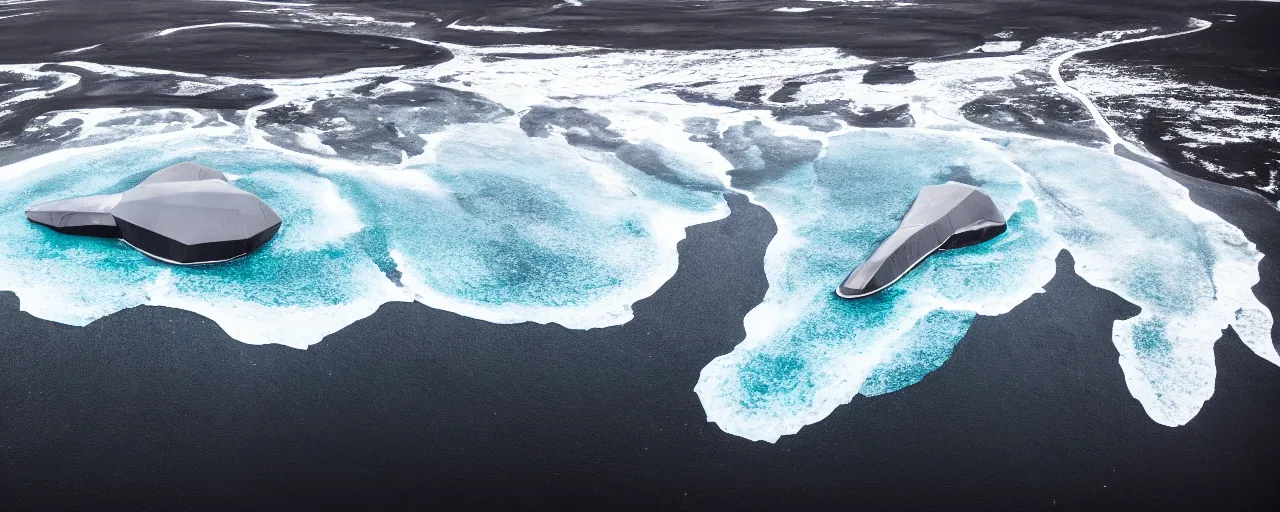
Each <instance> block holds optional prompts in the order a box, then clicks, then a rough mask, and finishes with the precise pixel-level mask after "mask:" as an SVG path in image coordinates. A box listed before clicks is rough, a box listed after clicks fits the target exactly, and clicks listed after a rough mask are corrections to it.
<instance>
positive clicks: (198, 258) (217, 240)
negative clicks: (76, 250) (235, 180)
mask: <svg viewBox="0 0 1280 512" xmlns="http://www.w3.org/2000/svg"><path fill="white" fill-rule="evenodd" d="M27 218H28V219H29V220H31V221H32V222H35V223H38V224H43V225H46V226H49V227H51V228H53V229H55V230H57V231H60V232H64V233H70V234H84V235H94V236H109V237H118V238H122V239H124V241H125V242H127V243H129V245H131V246H133V247H134V248H135V249H138V250H140V251H142V252H144V253H146V254H147V255H148V256H151V257H153V258H156V259H159V260H161V261H165V262H168V263H178V264H198V263H213V262H218V261H225V260H230V259H234V258H238V257H240V256H244V255H246V254H248V253H250V252H253V251H254V250H256V249H257V248H258V247H261V246H262V245H263V244H266V243H267V241H269V240H270V239H271V237H273V236H274V235H275V233H276V231H277V230H278V229H279V228H280V224H281V219H280V216H278V215H276V213H275V211H273V210H272V209H271V207H269V206H267V205H266V203H263V202H262V200H261V199H259V198H258V196H255V195H253V194H250V193H248V192H245V191H243V190H240V189H239V188H236V186H235V185H232V184H231V183H229V182H228V181H227V178H226V176H225V175H224V174H222V172H220V171H218V170H217V169H212V168H209V167H205V166H202V165H199V164H196V163H192V162H185V163H181V164H178V165H174V166H171V167H168V168H165V169H163V170H160V171H158V172H156V173H155V174H152V175H151V176H149V177H148V178H147V179H145V180H143V181H142V183H140V184H138V185H137V186H135V187H133V188H131V189H129V190H128V191H126V192H124V193H123V194H114V195H110V196H89V197H80V198H73V199H65V200H61V201H53V202H50V203H45V204H41V205H36V206H33V207H32V208H30V209H29V210H27Z"/></svg>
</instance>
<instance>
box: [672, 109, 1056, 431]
mask: <svg viewBox="0 0 1280 512" xmlns="http://www.w3.org/2000/svg"><path fill="white" fill-rule="evenodd" d="M957 179H959V180H963V181H966V182H968V183H970V184H973V185H977V186H980V187H982V188H983V190H984V191H986V192H987V193H988V194H989V195H991V196H992V198H993V199H994V200H995V201H996V203H997V205H998V206H1000V208H1001V210H1002V211H1004V212H1005V213H1006V215H1007V216H1008V217H1009V226H1008V227H1009V229H1008V232H1007V233H1005V234H1004V235H1002V236H1000V237H999V238H997V239H996V240H994V241H992V242H990V243H986V244H981V245H977V246H972V247H967V248H963V249H957V250H953V251H945V252H941V253H939V254H937V255H935V256H933V257H931V258H929V259H926V260H925V262H923V263H922V264H921V265H920V266H918V267H917V268H916V269H915V270H914V271H912V272H911V273H909V274H907V276H905V277H904V278H903V279H901V280H900V281H899V282H898V283H897V284H895V285H894V286H892V287H890V288H889V289H886V290H885V291H884V292H881V293H879V294H876V295H873V296H870V297H868V298H865V299H859V300H846V299H841V298H839V297H837V296H836V295H835V293H834V288H835V286H836V285H837V284H838V283H839V282H840V281H841V280H842V279H843V278H844V277H845V275H847V274H848V273H849V271H850V270H852V269H853V267H855V266H857V264H858V263H859V262H861V261H862V260H863V259H865V258H866V257H867V256H868V255H869V254H870V253H871V252H872V251H873V250H874V249H875V247H876V246H877V245H878V244H879V242H880V241H881V240H883V239H884V238H885V237H887V236H888V235H889V234H890V233H892V232H893V231H894V230H895V229H897V226H898V220H899V219H900V218H901V216H902V215H903V214H904V213H905V212H906V209H907V208H908V207H909V206H910V204H911V202H912V200H914V199H915V196H916V194H917V193H918V192H919V190H920V187H922V186H925V185H933V184H940V183H946V182H948V181H953V180H957ZM752 193H753V194H754V196H755V199H756V200H757V201H758V202H759V203H760V204H762V205H764V206H765V207H766V208H767V209H769V210H770V212H773V213H774V214H775V217H777V218H778V219H779V235H778V237H777V240H775V243H774V245H771V246H770V249H769V253H768V255H767V256H766V262H765V268H766V273H767V274H768V275H769V284H770V289H769V292H768V293H767V294H766V296H765V299H764V303H763V304H761V305H760V306H759V307H757V308H756V309H755V310H753V311H752V312H751V313H750V314H749V315H748V317H747V321H746V324H747V339H746V341H745V342H744V343H743V344H742V345H740V346H739V347H738V348H737V349H735V350H734V352H731V353H729V354H726V355H725V356H722V357H720V358H718V359H716V360H715V361H712V362H711V364H709V365H708V366H707V367H706V368H704V369H703V371H702V376H701V379H700V381H699V383H698V387H697V388H696V389H697V391H698V393H699V396H700V397H701V398H702V400H703V405H704V406H705V407H706V408H707V409H708V415H709V416H710V417H711V419H712V420H713V421H716V422H717V423H719V424H720V425H721V427H722V428H726V427H727V428H726V430H729V431H731V432H734V433H738V434H739V435H744V436H745V437H749V438H756V439H766V440H771V439H776V436H777V435H780V434H785V433H791V432H793V431H795V430H798V429H799V428H800V426H802V425H804V424H808V423H811V422H813V421H817V420H818V419H821V417H825V416H826V414H829V413H830V411H831V410H832V409H834V407H836V406H837V405H839V404H841V403H845V402H847V401H848V400H849V399H850V398H852V396H853V394H856V393H858V392H859V391H860V390H863V389H864V387H865V392H866V393H867V394H883V393H888V392H892V391H895V390H897V389H901V388H902V387H905V386H908V385H910V384H913V383H915V382H919V381H920V380H921V379H922V378H924V376H925V375H927V374H928V373H929V372H931V371H933V370H935V369H937V368H938V367H939V366H941V364H942V363H943V362H944V361H945V360H946V359H947V357H948V356H949V355H950V353H951V350H952V348H953V347H954V346H955V344H956V343H957V342H958V341H959V340H960V339H961V338H962V337H963V336H964V334H965V332H966V331H967V329H968V326H969V323H970V322H971V321H972V319H973V317H974V315H975V314H976V313H978V312H982V313H986V314H993V313H998V312H1002V311H1003V310H1007V309H1008V308H1010V307H1012V305H1014V304H1017V303H1018V302H1021V300H1023V299H1025V297H1027V296H1029V295H1030V294H1032V293H1034V292H1036V291H1038V290H1039V289H1040V287H1041V286H1042V285H1043V284H1044V283H1045V282H1047V281H1048V279H1049V278H1050V277H1052V275H1053V266H1052V258H1053V256H1054V255H1055V254H1056V245H1054V243H1053V242H1052V241H1051V240H1050V234H1049V232H1048V230H1047V228H1046V226H1045V225H1044V223H1043V222H1042V219H1041V218H1040V215H1039V210H1038V207H1037V206H1036V204H1035V202H1034V201H1033V200H1032V199H1031V191H1030V189H1029V188H1028V187H1027V185H1026V183H1025V181H1024V174H1023V173H1022V172H1021V171H1019V170H1018V169H1017V168H1015V167H1014V166H1012V165H1010V164H1009V163H1008V162H1006V161H1005V160H1004V159H1003V158H1002V156H1001V155H1000V154H999V153H998V152H997V150H996V148H995V146H994V145H992V144H990V143H986V142H983V141H979V140H976V139H972V138H968V137H963V136H956V135H949V134H941V133H928V132H888V131H857V132H853V133H848V134H845V135H840V136H837V137H835V138H832V139H830V140H829V141H828V146H827V150H826V153H825V155H824V156H823V157H822V158H821V159H819V160H818V161H817V162H815V163H814V164H813V165H806V166H801V167H798V168H796V169H794V170H792V172H791V173H790V174H788V175H787V176H785V177H784V178H782V179H781V180H779V181H777V182H774V183H770V184H766V185H762V186H760V187H757V188H756V189H754V190H752ZM1046 263H1047V265H1046ZM864 381H865V384H864Z"/></svg>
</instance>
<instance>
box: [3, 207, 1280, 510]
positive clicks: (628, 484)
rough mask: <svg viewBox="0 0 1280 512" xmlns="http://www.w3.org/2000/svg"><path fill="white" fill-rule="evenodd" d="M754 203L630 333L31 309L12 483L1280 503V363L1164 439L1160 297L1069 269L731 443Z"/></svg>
mask: <svg viewBox="0 0 1280 512" xmlns="http://www.w3.org/2000/svg"><path fill="white" fill-rule="evenodd" d="M732 204H733V207H734V212H733V214H732V215H731V216H730V217H729V218H727V219H725V220H722V221H717V222H714V223H710V224H704V225H700V226H697V227H695V228H692V229H690V236H689V239H687V240H686V241H685V242H683V243H682V244H681V248H680V253H681V254H680V255H681V265H680V270H679V272H678V273H677V275H676V276H675V278H673V279H672V280H671V281H670V282H668V283H667V285H666V286H664V287H663V288H662V289H661V290H660V291H659V292H658V293H657V294H656V295H654V296H653V297H651V298H650V299H647V300H645V301H642V302H641V303H639V304H637V305H636V308H635V309H636V319H635V320H633V321H632V322H630V323H628V324H626V325H624V326H621V327H616V328H609V329H597V330H589V331H571V330H567V329H563V328H560V327H557V326H541V325H529V324H526V325H508V326H502V325H493V324H488V323H485V322H480V321H477V320H473V319H469V318H465V317H461V316H458V315H454V314H451V313H447V312H441V311H435V310H431V309H429V308H426V307H424V306H421V305H417V304H393V305H387V306H384V307H383V308H382V309H381V310H380V311H379V312H378V313H377V314H375V315H374V316H372V317H370V318H368V319H366V320H364V321H361V322H358V323H356V324H355V325H352V326H351V327H349V328H347V329H344V330H343V331H341V332H339V333H337V334H335V335H334V336H332V337H330V338H329V339H327V340H326V341H325V342H323V343H321V344H320V345H317V346H315V347H312V348H311V349H309V350H306V351H298V350H294V349H289V348H284V347H279V346H250V345H245V344H241V343H239V342H236V341H234V340H232V339H230V338H228V337H227V336H226V335H225V334H223V333H222V332H221V331H220V330H219V329H218V328H217V326H216V325H214V324H213V323H212V322H210V321H208V320H206V319H204V318H201V317H199V316H197V315H194V314H191V313H188V312H184V311H177V310H169V309H163V308H153V307H142V308H135V309H131V310H128V311H125V312H122V313H119V314H116V315H112V316H110V317H108V318H105V319H103V320H100V321H98V322H95V323H93V324H91V325H89V326H88V327H85V328H73V327H67V326H62V325H58V324H54V323H50V322H44V321H40V320H35V319H33V318H31V317H30V316H28V315H26V314H23V313H20V312H18V311H17V306H18V304H17V301H16V300H15V299H14V297H13V295H11V294H7V293H6V294H4V295H3V297H4V298H3V301H2V302H0V315H2V317H0V322H2V323H0V325H5V326H6V333H5V336H4V342H3V345H0V350H2V351H3V353H2V354H0V361H3V363H0V364H3V371H0V386H2V387H0V397H2V398H0V399H2V400H3V401H2V402H0V407H2V408H3V413H4V414H3V416H2V417H3V418H5V420H4V422H3V423H0V446H3V450H4V452H5V457H4V462H3V466H0V467H3V468H4V469H3V473H2V474H0V489H3V492H2V494H3V495H4V496H5V497H6V500H12V501H11V503H39V504H42V505H47V506H49V507H50V508H64V507H65V508H83V507H104V508H105V507H124V508H166V509H168V508H199V509H227V508H267V507H285V506H288V507H291V508H292V507H297V508H321V509H327V508H354V507H361V508H364V507H378V508H392V509H397V508H418V507H421V506H423V504H432V505H438V506H442V507H448V508H502V507H516V508H520V507H552V506H555V507H561V506H589V507H596V508H604V507H609V508H627V509H633V508H634V509H650V508H655V507H661V508H675V507H688V508H721V507H725V506H734V507H741V508H748V509H766V508H795V507H810V506H813V507H836V506H839V507H842V508H843V507H851V506H871V507H876V508H895V509H938V508H952V507H957V506H961V507H965V506H969V507H984V508H997V509H1020V510H1026V509H1051V510H1058V509H1061V510H1087V509H1097V508H1101V507H1105V508H1119V507H1140V508H1144V509H1147V508H1162V509H1170V510H1175V509H1177V510H1190V509H1200V508H1206V507H1207V508H1226V509H1235V510H1262V509H1269V505H1270V504H1272V503H1273V502H1274V500H1275V499H1277V498H1280V488H1278V487H1277V486H1276V485H1275V483H1276V482H1277V481H1280V465H1277V464H1276V463H1275V461H1276V460H1277V456H1278V455H1280V438H1277V436H1275V435H1274V428H1273V425H1275V424H1276V422H1277V421H1280V398H1277V396H1276V395H1275V394H1274V393H1272V391H1273V390H1274V389H1276V387H1277V386H1280V371H1277V369H1276V368H1275V367H1274V366H1271V365H1270V364H1269V363H1267V362H1266V361H1263V360H1261V359H1259V358H1257V357H1255V356H1253V355H1252V354H1251V353H1250V352H1249V351H1248V350H1247V349H1246V348H1245V347H1244V345H1243V344H1241V343H1240V342H1239V341H1238V340H1237V339H1235V336H1234V335H1233V334H1231V333H1230V332H1228V334H1226V335H1225V336H1224V338H1223V339H1222V340H1220V341H1219V342H1218V344H1217V349H1216V355H1217V358H1218V368H1219V372H1218V381H1217V390H1216V392H1215V395H1214V398H1213V399H1212V400H1210V401H1209V402H1208V403H1206V405H1205V407H1204V410H1203V411H1202V412H1201V413H1200V414H1199V415H1198V416H1197V417H1196V418H1195V419H1194V420H1193V421H1192V422H1191V423H1190V424H1188V425H1186V426H1183V427H1179V428H1168V427H1164V426H1160V425H1158V424H1156V423H1154V422H1152V421H1151V420H1150V418H1148V417H1147V416H1146V414H1145V413H1144V412H1143V410H1142V408H1141V406H1140V405H1139V404H1138V402H1137V401H1136V400H1134V399H1133V398H1132V397H1131V396H1130V395H1129V393H1128V392H1127V390H1126V389H1125V384H1124V378H1123V375H1122V374H1121V372H1120V368H1119V366H1118V365H1117V364H1116V358H1117V353H1116V351H1115V348H1114V347H1113V346H1112V345H1111V342H1110V324H1111V322H1112V321H1113V320H1114V319H1118V318H1125V317H1128V316H1131V315H1133V314H1135V313H1136V312H1137V311H1136V308H1135V307H1134V306H1132V305H1130V304H1127V303H1126V302H1124V301H1123V300H1121V299H1119V298H1118V297H1116V296H1115V295H1113V294H1111V293H1109V292H1106V291H1103V290H1100V289H1097V288H1094V287H1092V286H1090V285H1088V284H1087V283H1085V282H1084V281H1083V280H1081V279H1080V278H1079V277H1077V276H1075V275H1074V273H1072V272H1071V265H1072V261H1071V259H1070V257H1069V255H1067V254H1065V253H1064V254H1063V255H1060V257H1059V260H1058V263H1059V268H1058V275H1057V277H1055V278H1054V280H1053V281H1052V282H1051V283H1050V284H1049V286H1048V287H1047V292H1046V293H1044V294H1039V295H1036V296H1035V297H1033V298H1032V299H1030V300H1028V301H1027V302H1025V303H1023V304H1022V305H1020V306H1018V307H1017V308H1016V309H1014V310H1013V311H1012V312H1011V313H1008V314H1006V315H1002V316H1000V317H979V319H978V320H977V321H976V322H975V323H974V324H973V326H972V328H971V329H970V330H969V333H968V335H967V336H966V337H965V339H964V340H963V341H962V342H961V343H960V344H959V345H958V346H957V348H956V350H955V352H954V354H953V355H952V357H951V359H950V360H949V361H948V362H947V363H946V364H945V365H944V366H943V367H942V368H941V369H939V370H938V371H935V372H933V373H932V374H930V375H928V376H927V377H925V379H924V380H923V381H922V382H920V383H919V384H917V385H914V386H910V387H908V388H906V389H904V390H902V391H899V392H896V393H892V394H889V395H883V396H879V397H875V398H865V397H861V396H860V397H857V398H855V399H854V401H853V403H851V404H849V405H847V406H844V407H841V408H839V409H837V410H836V412H835V413H834V414H832V415H831V416H830V417H829V418H827V419H826V420H824V421H822V422H820V423H818V424H815V425H811V426H809V427H806V428H805V430H804V431H803V432H802V433H801V434H799V435H795V436H788V437H785V438H783V439H782V440H781V441H780V442H779V443H777V444H765V443H753V442H749V441H745V440H743V439H740V438H736V437H733V436H730V435H727V434H724V433H722V432H720V431H719V430H718V429H717V428H716V427H715V425H712V424H708V423H706V421H705V417H704V415H703V412H702V408H701V406H700V404H699V402H698V400H697V397H696V396H695V395H694V393H693V392H692V391H691V389H692V387H693V384H694V383H695V382H696V381H697V377H698V372H699V370H700V369H701V368H702V366H703V365H705V362H706V361H707V360H709V359H710V358H712V357H714V356H717V355H719V354H721V353H724V352H726V351H728V350H729V349H730V348H731V347H732V346H733V345H734V344H736V343H737V342H738V341H739V340H740V339H741V337H742V335H743V331H742V323H741V321H742V320H741V319H742V315H743V314H745V312H746V311H748V310H749V309H750V308H751V307H752V306H754V305H755V304H756V302H758V301H759V300H760V298H761V296H762V294H763V292H764V289H765V286H766V283H765V281H764V275H763V271H762V268H761V266H760V261H761V258H762V253H763V251H764V248H765V245H766V243H767V242H768V240H769V239H770V237H771V236H772V232H773V229H774V228H773V226H772V221H771V219H770V218H769V217H768V215H767V213H765V212H764V211H763V210H762V209H760V208H758V207H755V206H752V205H749V204H748V203H745V202H744V201H743V200H741V199H737V198H735V199H734V200H733V202H732ZM1268 229H1271V230H1272V231H1274V228H1268ZM1272 234H1274V233H1272ZM1271 240H1273V241H1274V240H1275V238H1272V239H1271ZM1267 249H1275V245H1271V246H1270V247H1268V248H1267ZM1270 286H1274V283H1273V284H1271V285H1270ZM1266 295H1267V296H1268V297H1265V298H1264V299H1263V300H1264V302H1267V303H1268V304H1269V305H1272V306H1273V307H1274V304H1275V300H1274V299H1275V296H1276V294H1275V293H1273V292H1271V293H1268V294H1266ZM1268 299H1269V300H1268Z"/></svg>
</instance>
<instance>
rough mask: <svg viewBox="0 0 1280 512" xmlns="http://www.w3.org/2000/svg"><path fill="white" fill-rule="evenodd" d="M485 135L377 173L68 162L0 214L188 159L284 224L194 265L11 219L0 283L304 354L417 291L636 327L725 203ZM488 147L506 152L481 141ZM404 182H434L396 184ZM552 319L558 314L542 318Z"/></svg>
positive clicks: (40, 176)
mask: <svg viewBox="0 0 1280 512" xmlns="http://www.w3.org/2000/svg"><path fill="white" fill-rule="evenodd" d="M486 129H489V130H490V133H488V134H487V135H489V137H488V138H481V139H477V140H480V141H482V142H481V143H479V144H477V143H472V142H467V141H461V142H457V143H454V142H445V143H443V144H442V147H441V148H440V154H441V158H440V160H439V161H437V162H434V163H429V164H423V165H420V166H417V167H403V168H380V169H377V170H376V172H372V171H370V170H369V169H361V168H359V167H352V166H344V165H341V164H337V165H333V164H331V163H327V162H324V161H321V160H316V159H301V158H295V157H291V156H289V155H288V154H285V153H282V152H278V151H272V150H269V149H261V150H245V149H244V148H242V147H238V144H237V143H236V141H235V140H233V139H218V138H186V139H178V140H173V141H170V142H167V143H163V144H160V145H155V146H149V147H148V148H147V149H146V150H142V149H137V148H128V147H125V148H121V149H104V150H102V151H99V152H92V153H87V154H83V155H76V156H72V157H70V158H68V159H66V160H63V161H61V162H58V163H55V164H51V165H48V166H44V167H41V168H38V169H35V170H33V171H31V172H29V173H26V174H23V175H21V176H18V177H17V178H15V179H11V180H7V181H4V182H0V192H2V193H3V199H2V200H0V214H2V215H4V216H6V217H8V218H11V219H22V212H23V210H24V209H25V208H26V207H27V206H29V205H31V204H35V203H39V202H43V201H47V200H52V199H57V198H64V197H71V196H79V195H88V194H97V193H108V192H116V191H121V190H124V189H127V188H129V187H131V186H133V185H134V184H136V183H137V182H138V181H140V180H141V179H142V178H144V177H145V176H146V175H148V174H149V173H150V172H154V170H156V169H160V168H163V167H165V166H167V165H171V164H173V163H177V162H180V161H186V160H194V161H197V162H200V163H203V164H206V165H210V166H213V167H216V168H218V169H221V170H223V171H224V172H226V173H228V174H229V175H230V176H231V177H232V179H233V180H234V182H235V183H236V185H237V186H240V187H241V188H244V189H245V190H248V191H250V192H253V193H255V194H258V195H259V196H260V197H262V198H263V199H264V200H265V201H266V202H267V203H268V204H270V205H271V206H272V207H273V208H275V209H276V210H277V212H278V213H279V214H280V215H281V217H282V218H283V219H285V221H284V224H283V225H282V228H281V230H280V233H279V234H278V235H277V237H276V238H275V239H273V240H272V241H271V242H270V243H268V244H267V245H266V246H265V247H263V248H262V249H261V250H259V251H258V252H256V253H254V254H252V255H250V256H248V257H246V258H242V259H239V260H235V261H232V262H228V263H224V264H217V265H211V266H201V267H173V266H168V265H164V264H160V263H157V262H154V261H152V260H150V259H148V258H146V257H145V256H143V255H142V254H140V253H138V252H136V251H133V250H132V249H131V248H129V247H128V246H127V245H125V244H124V243H122V242H119V241H114V240H101V239H89V238H83V237H75V236H69V235H62V234H59V233H56V232H53V231H51V230H48V229H46V228H43V227H40V226H36V225H33V224H30V223H27V222H25V221H17V222H7V223H3V228H0V235H3V236H6V240H7V243H6V244H4V245H3V246H2V247H0V255H2V256H3V257H4V258H3V261H2V262H0V288H3V289H11V290H15V291H18V292H19V295H20V296H21V297H22V298H23V307H24V309H26V310H27V311H30V312H32V313H33V314H36V315H37V316H41V317H43V318H48V319H52V320H57V321H61V322H65V323H71V324H78V325H83V324H85V323H88V322H90V321H92V320H94V319H97V318H100V317H102V316H104V315H106V314H110V313H112V312H114V311H118V310H120V309H124V308H127V307H132V306H136V305H140V304H155V305H168V306H173V307H184V308H191V309H195V310H198V311H199V312H201V313H202V314H206V315H208V316H211V318H214V319H215V320H218V321H219V323H220V324H222V325H223V327H224V328H225V329H228V332H232V333H233V336H236V337H237V338H239V339H242V340H244V341H249V342H255V343H285V344H289V345H292V346H299V347H305V346H307V345H310V344H313V343H316V342H318V341H320V339H321V338H323V336H324V335H327V334H329V333H331V332H333V331H334V330H336V329H337V328H341V327H342V326H343V325H345V324H343V323H342V321H346V322H347V323H349V322H350V321H353V320H354V319H356V318H360V317H363V316H367V315H368V314H369V313H372V311H373V310H374V309H376V307H377V305H380V304H382V303H384V302H387V301H390V300H412V299H413V298H414V297H419V298H422V299H423V300H424V302H428V303H431V304H432V305H437V306H441V307H446V308H451V307H459V308H461V309H466V310H467V311H468V312H469V313H471V314H473V315H474V316H479V317H485V319H489V320H493V321H529V320H533V321H559V322H561V323H565V324H573V326H575V327H593V326H604V325H613V324H616V323H621V322H623V321H625V320H627V319H629V317H630V310H629V308H630V304H631V302H634V301H635V300H639V299H640V298H643V297H644V296H647V295H649V294H651V293H652V291H653V289H656V287H657V286H659V285H660V284H661V283H662V282H663V281H665V280H666V279H667V278H668V277H669V276H670V274H671V273H674V270H675V266H676V254H675V243H676V242H677V241H678V240H679V239H680V238H683V234H684V227H685V226H686V225H689V224H694V223H698V222H704V221H708V220H714V219H716V218H719V217H722V216H723V215H724V214H726V213H727V208H726V206H725V205H724V202H723V198H722V197H721V196H720V194H717V193H711V192H695V191H687V190H684V189H681V188H679V187H677V186H674V185H670V184H667V183H665V182H661V181H659V180H656V179H653V178H651V177H649V176H647V175H645V174H643V173H640V172H639V171H635V170H634V169H630V168H628V167H626V166H624V165H621V164H618V163H616V162H609V161H604V162H597V161H588V160H583V157H582V155H581V154H579V153H577V151H576V150H575V149H574V148H571V147H568V146H565V145H563V144H560V145H555V144H554V143H549V142H547V141H543V140H537V141H533V140H530V139H528V138H527V137H525V136H524V135H523V133H520V132H519V131H514V130H510V129H503V128H499V127H493V128H478V129H476V130H472V132H475V131H483V130H486ZM496 141H505V144H501V145H500V146H499V147H504V148H506V150H507V151H501V152H499V151H489V150H487V149H488V148H487V147H492V146H493V145H494V144H496V143H497V142H496ZM535 144H536V145H538V146H539V147H537V148H535V147H532V146H533V145H535ZM521 145H524V146H525V147H520V146H521ZM486 146H487V147H486ZM137 169H148V171H145V172H138V171H137ZM406 180H407V181H410V182H414V183H425V184H427V185H429V187H426V189H412V188H406V187H405V186H404V185H403V184H404V183H405V182H406ZM555 311H566V312H567V313H566V314H565V315H562V316H560V317H556V316H555V315H554V314H551V315H548V314H545V313H544V314H543V315H542V317H539V316H537V312H555Z"/></svg>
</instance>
